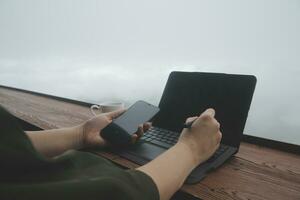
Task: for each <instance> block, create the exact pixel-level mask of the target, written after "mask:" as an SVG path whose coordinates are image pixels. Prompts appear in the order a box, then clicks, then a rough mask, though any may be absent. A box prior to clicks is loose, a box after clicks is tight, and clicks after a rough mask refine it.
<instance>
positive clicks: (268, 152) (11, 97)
mask: <svg viewBox="0 0 300 200" xmlns="http://www.w3.org/2000/svg"><path fill="white" fill-rule="evenodd" d="M0 105H1V106H3V107H5V108H6V109H7V110H9V111H10V112H11V113H12V114H14V115H15V116H16V117H18V118H20V119H22V120H24V121H26V122H28V123H30V124H33V125H35V126H37V127H40V128H42V129H53V128H60V127H67V126H73V125H76V124H79V123H81V122H83V121H85V120H87V119H89V118H90V117H92V114H91V113H90V110H89V108H88V107H86V106H81V105H77V104H74V103H68V102H65V101H62V100H56V99H52V98H48V97H43V96H39V95H36V94H30V93H27V92H22V91H16V90H12V89H7V88H2V87H0ZM93 153H96V154H98V155H99V156H103V157H105V158H107V159H110V160H112V161H113V162H115V163H117V164H119V165H122V166H124V167H128V168H135V167H137V166H138V165H137V164H135V163H132V162H130V161H128V160H125V159H123V158H121V157H119V156H117V155H113V154H111V153H108V152H98V151H95V152H93ZM181 191H183V192H187V193H189V194H191V195H193V196H194V197H199V198H200V199H222V200H223V199H243V200H250V199H270V200H276V199H278V200H282V199H287V200H294V199H295V200H296V199H298V200H300V156H299V155H296V154H292V153H287V152H284V151H279V150H274V149H270V148H266V147H262V146H257V145H254V144H248V143H244V142H242V144H241V146H240V150H239V153H237V154H236V155H235V156H234V157H233V158H232V159H230V160H229V161H228V162H226V163H225V164H224V165H223V166H222V167H220V168H219V169H217V170H215V171H213V172H211V173H210V174H209V175H208V176H207V177H206V178H205V179H204V180H203V181H201V182H200V183H198V184H195V185H184V186H183V187H182V188H181Z"/></svg>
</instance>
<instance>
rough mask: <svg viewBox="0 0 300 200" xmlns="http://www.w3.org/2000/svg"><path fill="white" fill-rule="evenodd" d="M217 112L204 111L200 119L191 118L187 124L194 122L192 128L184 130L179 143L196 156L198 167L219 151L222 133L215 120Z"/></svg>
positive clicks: (211, 110)
mask: <svg viewBox="0 0 300 200" xmlns="http://www.w3.org/2000/svg"><path fill="white" fill-rule="evenodd" d="M214 116H215V110H214V109H212V108H209V109H207V110H206V111H204V112H203V113H202V114H201V115H200V116H199V117H191V118H188V119H187V122H190V121H193V120H195V119H196V120H195V121H194V123H193V124H192V126H191V128H190V129H188V128H185V129H183V131H182V133H181V135H180V137H179V140H178V143H182V144H184V145H186V146H187V147H188V148H189V149H190V150H191V152H192V154H193V155H194V159H195V162H196V165H198V164H199V163H201V162H204V161H205V160H207V159H208V158H209V157H210V156H212V155H213V153H214V152H215V151H216V150H217V149H218V147H219V145H220V142H221V138H222V133H221V132H220V124H219V122H218V121H217V120H216V119H215V118H214Z"/></svg>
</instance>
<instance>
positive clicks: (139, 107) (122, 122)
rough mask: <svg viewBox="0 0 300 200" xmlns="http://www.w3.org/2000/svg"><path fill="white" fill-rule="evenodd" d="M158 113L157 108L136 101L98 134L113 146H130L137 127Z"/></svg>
mask: <svg viewBox="0 0 300 200" xmlns="http://www.w3.org/2000/svg"><path fill="white" fill-rule="evenodd" d="M158 112H159V108H158V107H156V106H154V105H151V104H149V103H147V102H145V101H137V102H136V103H134V104H133V105H132V106H131V107H130V108H128V110H127V111H126V112H124V113H123V114H122V115H120V116H119V117H118V118H116V119H114V120H113V121H112V122H111V123H110V124H109V125H107V126H106V127H105V128H104V129H103V130H102V131H101V133H100V134H101V136H102V137H103V138H104V139H105V140H107V141H109V142H110V143H111V144H113V145H128V144H131V138H132V134H134V133H135V132H136V131H137V129H138V126H139V125H140V124H144V123H145V122H147V121H149V120H151V119H152V118H153V117H154V116H155V115H156V114H157V113H158Z"/></svg>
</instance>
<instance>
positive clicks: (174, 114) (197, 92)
mask: <svg viewBox="0 0 300 200" xmlns="http://www.w3.org/2000/svg"><path fill="white" fill-rule="evenodd" d="M255 84H256V78H255V77H254V76H251V75H233V74H220V73H200V72H172V73H171V74H170V76H169V79H168V81H167V84H166V87H165V89H164V92H163V95H162V97H161V100H160V103H159V108H160V112H159V113H158V114H157V115H156V117H155V118H154V120H153V126H157V127H160V128H165V129H168V130H172V131H177V132H181V130H182V127H181V126H182V124H183V123H184V122H185V120H186V118H188V117H191V116H199V114H201V113H202V112H203V111H204V110H206V109H207V108H214V109H215V110H216V115H215V117H216V119H217V120H218V121H219V122H220V124H221V127H220V129H221V132H222V133H223V137H222V143H223V144H227V145H230V146H235V147H238V146H239V144H240V141H241V139H242V134H243V130H244V127H245V123H246V119H247V115H248V110H249V108H250V104H251V100H252V95H253V92H254V88H255Z"/></svg>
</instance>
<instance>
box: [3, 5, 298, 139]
mask: <svg viewBox="0 0 300 200" xmlns="http://www.w3.org/2000/svg"><path fill="white" fill-rule="evenodd" d="M299 35H300V1H297V0H294V1H293V0H281V1H279V0H249V1H246V0H244V1H240V0H236V1H233V0H229V1H221V0H220V1H216V0H210V1H199V0H195V1H191V0H182V1H178V0H170V1H164V0H151V1H143V0H135V1H123V0H119V1H114V0H107V1H100V0H97V1H96V0H95V1H91V0H82V1H79V0H77V1H76V0H68V1H67V0H57V1H54V0H52V1H44V0H36V1H32V0H27V1H22V0H20V1H16V0H0V84H3V85H8V86H14V87H19V88H24V89H29V90H34V91H39V92H44V93H50V94H54V95H58V96H64V97H69V98H74V99H80V100H85V101H90V102H101V101H105V100H112V99H117V100H123V101H126V102H134V101H135V100H138V99H144V100H147V101H149V102H151V103H154V104H158V102H159V98H160V96H161V92H162V90H163V88H164V84H165V82H166V80H167V77H168V74H169V72H170V71H172V70H182V71H213V72H227V73H245V74H254V75H256V76H257V78H258V84H257V89H256V91H255V95H254V99H253V104H252V107H251V111H250V115H249V119H248V122H247V126H246V129H245V133H246V134H251V135H256V136H259V137H266V138H271V139H275V140H281V141H286V142H290V143H297V144H300V118H299V111H300V106H299V99H300V90H299V86H300V78H299V75H300V59H299V58H300V38H299Z"/></svg>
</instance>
